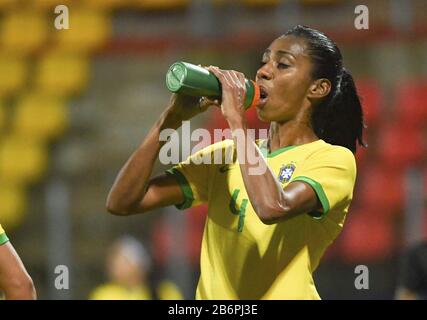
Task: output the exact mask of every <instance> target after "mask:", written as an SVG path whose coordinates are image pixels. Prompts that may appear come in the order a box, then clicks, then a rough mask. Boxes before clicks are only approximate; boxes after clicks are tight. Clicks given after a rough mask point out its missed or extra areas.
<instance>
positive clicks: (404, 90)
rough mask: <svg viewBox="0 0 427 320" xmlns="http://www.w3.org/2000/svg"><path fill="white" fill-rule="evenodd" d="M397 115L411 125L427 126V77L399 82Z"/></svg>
mask: <svg viewBox="0 0 427 320" xmlns="http://www.w3.org/2000/svg"><path fill="white" fill-rule="evenodd" d="M395 101H396V104H395V107H394V108H395V117H396V120H398V121H400V122H405V123H407V124H408V125H409V126H418V127H421V126H422V125H424V127H427V79H413V80H410V81H408V82H404V83H398V84H397V88H396V99H395Z"/></svg>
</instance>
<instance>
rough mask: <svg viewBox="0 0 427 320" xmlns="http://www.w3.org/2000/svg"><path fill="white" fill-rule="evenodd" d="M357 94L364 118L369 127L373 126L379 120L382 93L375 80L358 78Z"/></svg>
mask: <svg viewBox="0 0 427 320" xmlns="http://www.w3.org/2000/svg"><path fill="white" fill-rule="evenodd" d="M356 87H357V91H358V94H359V96H360V97H361V101H362V106H363V112H364V118H365V121H366V124H367V125H368V127H369V128H371V127H375V124H377V122H378V120H379V115H380V113H381V107H382V104H383V95H382V92H381V87H380V86H379V84H378V83H377V82H375V81H374V80H370V79H360V80H358V81H357V82H356Z"/></svg>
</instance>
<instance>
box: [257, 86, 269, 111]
mask: <svg viewBox="0 0 427 320" xmlns="http://www.w3.org/2000/svg"><path fill="white" fill-rule="evenodd" d="M259 91H260V99H259V103H258V107H262V106H264V105H265V103H266V102H267V100H268V92H267V89H266V88H265V87H264V86H262V85H260V86H259Z"/></svg>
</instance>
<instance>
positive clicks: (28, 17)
mask: <svg viewBox="0 0 427 320" xmlns="http://www.w3.org/2000/svg"><path fill="white" fill-rule="evenodd" d="M47 22H48V20H47V18H46V17H45V16H44V15H42V14H38V13H35V12H33V11H29V10H26V11H13V12H12V13H10V14H8V15H6V16H5V17H4V18H3V19H2V23H1V27H0V46H1V48H2V50H3V52H7V53H10V54H13V55H27V54H31V53H33V52H35V51H37V50H38V49H40V48H41V47H42V45H43V44H44V43H45V42H46V40H47V37H48V26H47Z"/></svg>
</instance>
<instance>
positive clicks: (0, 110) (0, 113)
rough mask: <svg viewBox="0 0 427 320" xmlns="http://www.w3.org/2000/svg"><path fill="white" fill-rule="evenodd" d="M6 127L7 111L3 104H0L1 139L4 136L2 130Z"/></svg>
mask: <svg viewBox="0 0 427 320" xmlns="http://www.w3.org/2000/svg"><path fill="white" fill-rule="evenodd" d="M5 125H6V110H5V107H4V105H3V103H1V102H0V137H1V135H2V130H3V129H4V127H5Z"/></svg>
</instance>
